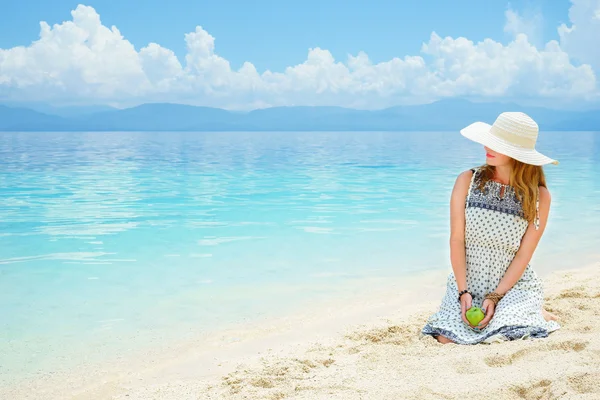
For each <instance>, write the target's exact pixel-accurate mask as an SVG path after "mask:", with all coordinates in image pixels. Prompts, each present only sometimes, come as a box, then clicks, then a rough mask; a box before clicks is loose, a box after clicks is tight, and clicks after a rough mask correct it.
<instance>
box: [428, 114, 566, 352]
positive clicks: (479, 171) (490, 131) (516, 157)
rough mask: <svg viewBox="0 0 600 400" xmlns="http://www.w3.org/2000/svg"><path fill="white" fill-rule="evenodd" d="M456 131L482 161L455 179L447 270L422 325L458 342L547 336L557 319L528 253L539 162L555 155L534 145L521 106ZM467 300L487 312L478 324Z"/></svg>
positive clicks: (539, 202)
mask: <svg viewBox="0 0 600 400" xmlns="http://www.w3.org/2000/svg"><path fill="white" fill-rule="evenodd" d="M461 134H462V135H463V136H465V137H466V138H468V139H470V140H473V141H475V142H477V143H480V144H483V145H484V149H485V151H486V164H485V165H483V166H482V167H479V168H474V169H471V170H469V171H466V172H463V173H462V174H460V175H459V176H458V178H457V180H456V183H455V185H454V189H453V191H452V197H451V201H450V219H451V237H450V253H451V263H452V271H453V272H452V273H450V275H449V276H448V281H447V289H446V294H445V296H444V298H443V300H442V305H441V307H440V309H439V311H438V312H437V313H435V314H433V315H432V316H431V317H430V318H429V320H428V321H427V324H426V325H425V327H424V328H423V330H422V333H423V334H424V335H431V336H433V337H435V338H436V339H437V340H438V341H440V342H441V343H451V342H453V343H458V344H477V343H482V342H485V343H490V342H494V341H503V340H515V339H522V338H527V337H532V338H541V337H546V336H548V333H550V332H552V331H555V330H557V329H559V325H558V323H557V322H556V321H554V319H555V318H554V316H553V315H551V314H549V313H545V312H544V311H543V309H542V302H543V292H542V282H541V281H540V280H539V278H538V277H537V275H536V273H535V272H534V271H533V269H532V268H531V266H530V265H529V261H530V259H531V257H532V255H533V252H534V250H535V248H536V247H537V244H538V242H539V240H540V238H541V236H542V233H543V232H544V228H545V227H546V222H547V219H548V213H549V210H550V192H549V191H548V189H547V188H546V180H545V177H544V171H543V169H542V167H541V166H542V165H545V164H550V163H553V164H558V161H556V160H553V159H551V158H549V157H546V156H544V155H543V154H541V153H539V152H537V151H536V150H535V143H536V141H537V136H538V126H537V124H536V123H535V121H533V120H532V119H531V118H530V117H529V116H527V115H526V114H523V113H514V112H507V113H502V114H500V115H499V116H498V118H497V119H496V121H495V122H494V124H493V125H492V126H490V125H488V124H485V123H483V122H476V123H473V124H471V125H469V126H468V127H466V128H464V129H463V130H461ZM472 306H473V307H480V308H481V309H482V310H483V312H484V314H485V318H484V319H483V320H482V321H481V322H480V323H479V324H478V325H477V326H473V325H472V324H471V323H470V322H469V321H468V320H467V318H466V312H467V310H469V308H471V307H472Z"/></svg>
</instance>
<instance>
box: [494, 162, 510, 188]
mask: <svg viewBox="0 0 600 400" xmlns="http://www.w3.org/2000/svg"><path fill="white" fill-rule="evenodd" d="M494 171H495V174H494V180H496V181H498V182H500V183H503V184H505V185H508V184H509V183H510V173H511V171H512V167H511V166H510V165H501V166H497V167H494Z"/></svg>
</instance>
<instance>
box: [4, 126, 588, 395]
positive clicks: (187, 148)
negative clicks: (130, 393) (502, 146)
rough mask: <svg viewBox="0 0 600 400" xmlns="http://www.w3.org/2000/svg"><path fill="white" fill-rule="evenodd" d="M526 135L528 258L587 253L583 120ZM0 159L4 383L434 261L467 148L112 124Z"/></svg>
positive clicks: (408, 140)
mask: <svg viewBox="0 0 600 400" xmlns="http://www.w3.org/2000/svg"><path fill="white" fill-rule="evenodd" d="M538 149H539V150H540V151H542V152H545V153H547V154H548V155H550V156H551V157H554V158H557V159H559V160H560V162H561V163H560V165H558V166H548V167H546V168H545V171H546V174H547V178H548V186H549V189H550V191H551V193H552V196H553V204H552V209H551V220H550V223H549V226H548V228H547V231H546V233H545V235H544V237H543V238H542V242H541V243H540V246H539V248H538V251H537V253H536V255H535V256H534V259H533V261H532V266H533V267H534V269H536V270H537V271H539V272H540V273H544V272H548V271H551V270H553V269H558V268H570V267H573V266H577V265H583V264H586V263H589V262H592V261H595V260H597V259H598V256H599V255H600V254H599V253H600V251H599V250H598V249H600V246H599V243H600V229H599V228H598V226H600V200H599V198H600V133H595V132H549V133H548V132H543V133H542V134H541V136H540V140H539V143H538ZM0 160H1V169H0V383H1V382H4V383H6V382H11V381H14V380H17V379H20V378H23V377H26V376H29V375H30V374H34V373H39V372H47V371H50V370H53V369H56V368H61V367H66V366H68V365H76V364H80V363H85V362H91V361H94V357H97V355H98V354H99V353H101V354H102V355H103V357H104V356H106V357H110V356H111V355H114V354H117V353H119V352H121V351H123V349H128V350H130V349H132V348H136V347H137V346H144V345H154V344H156V343H159V342H161V341H169V340H178V339H180V338H183V337H191V336H193V335H196V334H199V333H202V332H210V331H214V330H218V329H221V328H223V327H227V326H229V325H230V324H233V323H239V322H243V321H251V320H253V319H255V318H259V317H265V316H270V315H281V314H283V313H286V312H291V310H294V309H296V308H298V307H300V306H301V305H303V304H306V303H307V302H308V301H314V300H315V299H318V300H322V301H327V299H328V298H331V297H336V296H344V295H348V294H351V291H353V290H360V288H361V287H364V288H369V290H372V288H373V287H374V286H373V285H375V284H377V283H378V282H381V283H382V284H383V283H384V282H390V281H394V280H401V279H403V277H405V276H406V275H407V274H413V275H414V274H418V273H420V272H423V271H428V270H435V269H447V268H449V267H450V264H449V252H448V233H449V221H448V216H449V211H448V204H449V196H450V191H451V188H452V186H453V184H454V180H455V178H456V176H457V175H458V174H459V173H460V172H461V171H464V170H466V169H468V168H470V167H473V166H476V165H480V164H481V163H483V162H484V161H485V157H484V152H483V149H482V147H481V146H480V145H477V144H475V143H471V142H469V141H467V140H466V139H464V138H463V137H462V136H460V135H459V134H458V133H457V132H385V133H381V132H361V133H356V132H335V133H332V132H310V133H292V132H281V133H280V132H270V133H260V132H252V133H240V132H235V133H152V132H147V133H131V132H113V133H0ZM366 282H375V283H373V285H367V284H366ZM99 349H100V351H99ZM93 355H94V356H93Z"/></svg>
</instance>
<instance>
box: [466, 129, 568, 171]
mask: <svg viewBox="0 0 600 400" xmlns="http://www.w3.org/2000/svg"><path fill="white" fill-rule="evenodd" d="M491 128H492V126H491V125H490V124H486V123H485V122H474V123H472V124H471V125H469V126H467V127H466V128H463V129H461V130H460V133H461V135H463V136H464V137H466V138H467V139H470V140H472V141H474V142H477V143H479V144H482V145H484V146H487V147H489V148H490V149H492V150H494V151H497V152H498V153H500V154H504V155H506V156H509V157H511V158H514V159H515V160H518V161H521V162H522V163H525V164H531V165H546V164H554V165H556V164H558V161H557V160H554V159H552V158H550V157H547V156H545V155H543V154H542V153H540V152H538V151H537V150H535V149H524V148H522V147H518V146H515V145H514V144H511V143H508V142H506V141H504V140H502V139H500V138H498V137H496V136H494V135H492V134H491V133H490V129H491Z"/></svg>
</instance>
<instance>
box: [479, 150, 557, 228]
mask: <svg viewBox="0 0 600 400" xmlns="http://www.w3.org/2000/svg"><path fill="white" fill-rule="evenodd" d="M511 162H512V170H511V173H510V180H509V182H508V184H509V185H510V186H512V188H513V189H514V191H515V194H516V196H517V199H518V200H519V201H520V202H521V205H522V207H523V217H524V218H525V219H526V220H527V221H529V222H533V221H534V219H535V216H536V203H537V201H538V186H543V187H547V186H546V176H545V175H544V169H543V168H542V167H541V166H539V165H531V164H525V163H522V162H521V161H517V160H515V159H514V158H511ZM494 175H495V167H493V166H491V165H487V164H485V165H483V166H481V168H480V175H479V179H480V180H479V189H480V190H483V187H484V186H485V184H486V183H487V182H488V181H489V180H492V179H493V178H494Z"/></svg>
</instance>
